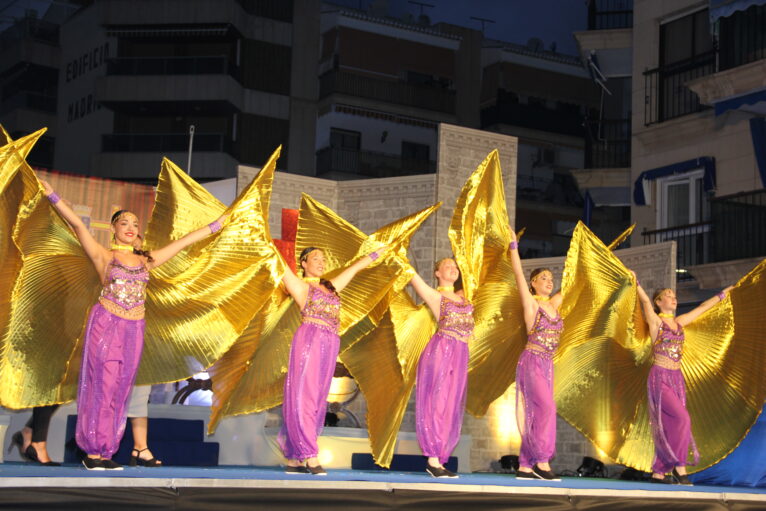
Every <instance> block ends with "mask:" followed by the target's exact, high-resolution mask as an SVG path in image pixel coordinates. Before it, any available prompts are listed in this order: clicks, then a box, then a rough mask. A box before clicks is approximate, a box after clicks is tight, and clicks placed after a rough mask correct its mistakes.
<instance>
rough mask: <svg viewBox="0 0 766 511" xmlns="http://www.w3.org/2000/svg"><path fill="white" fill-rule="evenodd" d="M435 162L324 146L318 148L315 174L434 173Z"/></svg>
mask: <svg viewBox="0 0 766 511" xmlns="http://www.w3.org/2000/svg"><path fill="white" fill-rule="evenodd" d="M435 172H436V162H433V161H426V160H414V159H408V158H402V157H401V156H396V155H392V154H384V153H376V152H372V151H359V150H354V149H343V148H339V147H325V148H323V149H320V150H319V151H317V175H318V176H322V175H329V177H332V178H333V179H338V178H343V177H344V175H348V179H355V178H358V177H359V176H363V177H369V178H379V177H396V176H411V175H416V174H433V173H435Z"/></svg>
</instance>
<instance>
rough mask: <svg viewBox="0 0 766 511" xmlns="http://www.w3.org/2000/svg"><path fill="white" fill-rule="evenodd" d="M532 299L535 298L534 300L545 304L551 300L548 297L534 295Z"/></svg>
mask: <svg viewBox="0 0 766 511" xmlns="http://www.w3.org/2000/svg"><path fill="white" fill-rule="evenodd" d="M534 297H535V300H539V301H541V302H547V301H548V300H550V299H551V297H550V296H543V295H534Z"/></svg>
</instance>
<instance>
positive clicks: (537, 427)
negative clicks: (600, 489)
mask: <svg viewBox="0 0 766 511" xmlns="http://www.w3.org/2000/svg"><path fill="white" fill-rule="evenodd" d="M518 248H519V244H518V241H517V240H516V233H515V232H514V231H513V229H511V244H510V246H509V247H508V251H509V252H510V257H511V265H512V266H513V273H514V275H515V276H516V286H517V287H518V288H519V295H521V305H522V307H523V309H524V323H525V324H526V327H527V345H526V347H525V348H524V352H523V353H522V354H521V356H520V357H519V362H518V364H517V366H516V421H517V424H518V427H519V431H520V432H521V450H520V452H519V470H518V471H517V473H516V477H517V478H526V479H534V478H538V479H546V480H549V481H558V480H559V479H558V478H557V477H556V475H555V474H554V473H553V472H552V471H551V467H550V465H549V461H550V460H551V459H552V458H553V456H554V455H555V454H556V402H555V401H554V400H553V355H554V354H555V353H556V348H557V347H558V345H559V337H560V336H561V331H562V329H563V327H564V323H563V320H562V318H561V316H560V315H559V313H558V310H559V306H560V305H561V300H562V297H561V293H556V294H554V295H553V296H551V293H552V292H553V273H552V272H551V271H550V270H549V269H547V268H537V269H535V270H533V271H532V274H531V275H530V279H529V287H527V282H526V280H525V278H524V271H523V270H522V268H521V258H520V257H519V251H518Z"/></svg>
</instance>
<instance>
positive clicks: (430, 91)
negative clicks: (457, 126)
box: [319, 71, 455, 114]
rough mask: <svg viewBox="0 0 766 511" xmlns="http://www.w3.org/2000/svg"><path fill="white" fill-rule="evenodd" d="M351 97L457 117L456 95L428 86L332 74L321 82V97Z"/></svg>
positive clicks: (338, 72)
mask: <svg viewBox="0 0 766 511" xmlns="http://www.w3.org/2000/svg"><path fill="white" fill-rule="evenodd" d="M333 93H337V94H348V95H349V96H357V97H361V98H368V99H376V100H379V101H384V102H387V103H396V104H399V105H407V106H414V107H417V108H422V109H425V110H434V111H437V112H445V113H450V114H452V113H455V91H453V90H449V89H443V88H439V87H430V86H427V85H415V84H411V83H406V82H399V81H390V80H380V79H378V78H372V77H369V76H362V75H358V74H354V73H348V72H345V71H330V72H329V73H325V74H323V75H322V76H321V77H320V78H319V97H321V98H324V97H326V96H329V95H330V94H333Z"/></svg>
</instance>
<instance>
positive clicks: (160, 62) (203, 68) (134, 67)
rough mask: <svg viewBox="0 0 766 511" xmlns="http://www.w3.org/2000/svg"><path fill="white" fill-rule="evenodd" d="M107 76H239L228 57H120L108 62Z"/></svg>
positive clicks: (237, 70)
mask: <svg viewBox="0 0 766 511" xmlns="http://www.w3.org/2000/svg"><path fill="white" fill-rule="evenodd" d="M106 74H107V75H211V74H228V75H232V76H234V77H237V76H238V75H239V68H238V67H237V66H236V65H235V64H233V63H232V62H231V61H230V60H229V59H228V58H227V57H224V56H215V57H119V58H114V59H109V60H107V61H106Z"/></svg>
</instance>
